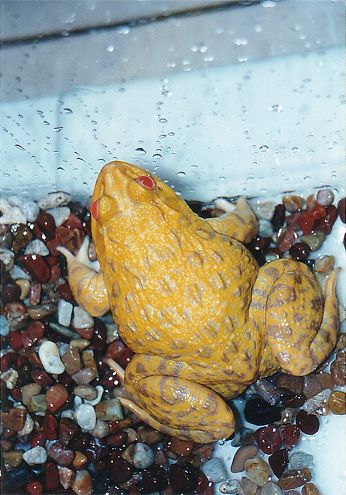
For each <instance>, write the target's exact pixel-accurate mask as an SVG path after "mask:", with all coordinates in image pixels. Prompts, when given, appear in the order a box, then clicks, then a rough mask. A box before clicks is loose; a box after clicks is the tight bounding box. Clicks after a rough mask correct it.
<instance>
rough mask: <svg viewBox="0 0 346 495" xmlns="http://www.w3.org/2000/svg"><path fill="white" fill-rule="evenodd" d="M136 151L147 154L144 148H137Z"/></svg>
mask: <svg viewBox="0 0 346 495" xmlns="http://www.w3.org/2000/svg"><path fill="white" fill-rule="evenodd" d="M135 151H137V152H138V153H143V155H145V154H146V150H145V149H144V148H136V149H135Z"/></svg>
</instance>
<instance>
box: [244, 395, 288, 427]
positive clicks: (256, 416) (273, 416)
mask: <svg viewBox="0 0 346 495" xmlns="http://www.w3.org/2000/svg"><path fill="white" fill-rule="evenodd" d="M244 415H245V419H246V421H248V422H249V423H251V424H253V425H258V426H263V425H267V424H269V423H274V422H275V421H279V420H280V419H281V408H280V407H277V406H271V405H270V404H268V403H267V402H265V401H264V400H263V399H249V400H248V401H247V403H246V405H245V409H244Z"/></svg>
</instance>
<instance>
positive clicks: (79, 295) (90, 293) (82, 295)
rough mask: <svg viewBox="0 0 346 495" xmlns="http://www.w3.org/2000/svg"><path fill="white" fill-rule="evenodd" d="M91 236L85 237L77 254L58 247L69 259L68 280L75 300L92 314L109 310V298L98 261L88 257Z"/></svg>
mask: <svg viewBox="0 0 346 495" xmlns="http://www.w3.org/2000/svg"><path fill="white" fill-rule="evenodd" d="M88 247H89V238H88V237H85V239H84V241H83V244H82V245H81V247H80V249H79V251H78V253H77V255H76V256H75V255H73V254H72V253H70V251H68V249H66V248H65V247H63V246H59V247H57V250H58V251H59V252H60V253H62V254H63V255H64V256H65V257H66V260H67V267H68V281H69V284H70V287H71V291H72V294H73V297H74V298H75V300H76V301H77V302H78V304H80V305H81V306H82V307H83V308H84V309H85V310H86V311H87V312H88V313H90V314H91V315H92V316H102V315H103V314H105V313H106V312H107V311H109V309H110V307H109V299H108V294H107V289H106V287H105V284H104V280H103V274H102V272H100V271H97V270H99V264H98V262H91V261H90V260H89V257H88Z"/></svg>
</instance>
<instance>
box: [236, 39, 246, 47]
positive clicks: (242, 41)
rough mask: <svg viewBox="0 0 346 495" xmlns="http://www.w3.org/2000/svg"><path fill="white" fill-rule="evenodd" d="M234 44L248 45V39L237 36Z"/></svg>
mask: <svg viewBox="0 0 346 495" xmlns="http://www.w3.org/2000/svg"><path fill="white" fill-rule="evenodd" d="M234 44H235V45H237V46H245V45H247V39H246V38H236V39H235V40H234Z"/></svg>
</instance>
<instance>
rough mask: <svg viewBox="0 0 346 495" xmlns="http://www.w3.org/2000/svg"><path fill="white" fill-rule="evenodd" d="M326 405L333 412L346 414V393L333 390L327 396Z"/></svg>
mask: <svg viewBox="0 0 346 495" xmlns="http://www.w3.org/2000/svg"><path fill="white" fill-rule="evenodd" d="M328 406H329V408H330V410H331V411H332V413H334V414H346V393H345V392H342V391H341V390H334V392H332V393H331V395H330V397H329V401H328Z"/></svg>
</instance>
